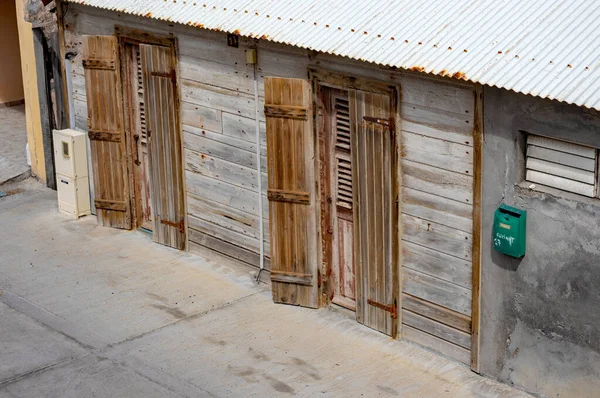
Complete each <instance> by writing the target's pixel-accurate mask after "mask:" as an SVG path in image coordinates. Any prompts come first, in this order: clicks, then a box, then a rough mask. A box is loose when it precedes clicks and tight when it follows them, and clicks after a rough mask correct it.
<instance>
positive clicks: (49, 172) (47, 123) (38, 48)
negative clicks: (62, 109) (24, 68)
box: [33, 28, 56, 189]
mask: <svg viewBox="0 0 600 398" xmlns="http://www.w3.org/2000/svg"><path fill="white" fill-rule="evenodd" d="M33 49H34V52H35V69H36V74H37V86H38V101H39V103H40V121H41V125H42V145H43V147H44V165H45V168H46V186H47V187H48V188H51V189H56V177H55V173H54V148H53V142H52V128H53V127H54V123H53V120H54V115H53V112H52V99H51V95H50V85H49V83H48V71H49V68H50V65H49V62H47V61H48V47H47V44H46V38H45V36H44V32H43V30H42V29H41V28H34V29H33Z"/></svg>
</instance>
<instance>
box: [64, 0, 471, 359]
mask: <svg viewBox="0 0 600 398" xmlns="http://www.w3.org/2000/svg"><path fill="white" fill-rule="evenodd" d="M70 6H72V8H71V9H70V12H69V13H68V14H67V23H68V25H69V26H68V31H67V38H68V40H67V46H68V49H67V51H69V46H71V47H70V48H71V49H77V48H78V47H77V46H78V41H79V37H78V36H79V35H80V34H112V33H113V32H114V25H115V19H114V14H113V13H110V12H105V11H102V10H96V9H91V8H88V7H84V6H76V5H73V4H71V5H70ZM117 23H118V24H121V25H125V26H131V27H135V28H137V29H143V30H146V31H149V32H157V33H162V34H168V33H171V34H173V35H175V36H177V38H178V40H179V53H180V59H179V62H180V63H179V69H180V70H179V78H180V87H181V97H182V100H183V103H182V120H183V130H184V131H183V135H184V147H185V154H184V155H185V163H186V164H185V168H186V185H187V190H188V192H187V211H188V215H189V216H188V217H189V220H188V221H189V226H190V230H189V239H190V247H191V249H192V250H193V251H195V252H198V253H207V250H208V249H207V248H210V249H212V250H217V251H219V252H222V253H225V254H227V255H229V256H232V257H234V258H237V259H239V260H241V261H244V262H246V263H249V264H253V265H255V266H256V265H258V261H259V256H258V255H257V253H258V251H259V231H258V225H259V222H258V221H259V220H258V200H257V193H258V192H257V183H256V178H257V172H258V171H257V169H256V166H257V165H256V159H255V135H254V134H255V133H254V132H255V126H254V119H253V118H254V112H255V111H254V109H255V103H254V96H253V70H252V67H250V66H247V65H246V64H245V54H244V49H245V48H248V47H249V46H254V45H257V46H258V72H259V76H258V85H259V92H260V98H259V101H260V103H259V109H260V120H261V123H260V126H261V142H262V146H261V152H262V154H263V158H262V161H261V164H262V169H261V176H262V178H263V207H264V209H263V214H264V220H265V225H264V231H265V242H266V243H267V246H266V252H267V253H268V251H269V246H268V240H269V234H268V231H269V229H268V214H269V212H268V201H267V200H266V196H265V194H266V192H265V191H266V186H267V184H266V174H265V173H266V169H265V165H266V162H265V157H264V156H265V154H266V148H265V147H264V145H265V124H264V115H263V113H262V108H263V92H262V90H263V76H281V77H298V78H306V76H307V67H308V66H309V65H310V66H318V67H322V68H326V69H329V70H332V71H337V72H341V73H346V74H349V75H353V76H361V77H366V78H371V79H376V80H379V81H383V82H387V83H389V84H394V85H399V86H400V87H401V89H400V117H401V119H402V132H401V134H400V140H401V144H402V153H401V155H402V161H401V170H402V176H401V179H402V185H403V186H402V215H401V220H400V221H401V224H402V228H403V242H402V246H403V256H402V257H403V264H402V266H403V269H402V272H401V278H402V292H403V297H402V302H403V311H402V318H403V325H402V331H403V336H404V337H405V338H407V339H411V340H413V341H416V342H417V343H419V344H422V345H425V346H429V347H431V348H433V349H436V350H438V351H440V352H442V353H444V354H446V355H449V356H451V357H453V358H456V359H458V360H460V361H463V362H468V361H469V347H470V330H471V286H472V277H471V274H472V261H471V246H472V236H471V234H472V225H473V221H472V211H473V208H472V204H473V173H474V170H473V137H472V131H473V127H474V126H473V124H474V118H473V116H474V98H473V95H474V94H473V93H474V86H473V85H470V84H467V83H461V82H457V81H455V80H450V79H438V78H433V77H428V76H426V75H423V74H416V73H411V72H400V71H390V70H386V69H385V68H376V67H373V66H369V65H367V64H365V63H360V62H358V61H350V60H347V59H343V58H339V57H334V56H330V55H322V54H318V55H315V54H311V56H310V58H309V56H308V53H307V52H305V51H303V50H299V49H294V48H291V47H287V46H282V45H276V44H274V43H269V42H264V41H261V42H259V43H258V44H256V43H255V42H254V41H251V40H248V39H244V38H240V48H231V47H227V46H226V45H225V43H226V38H225V37H226V36H225V35H224V34H221V33H217V32H207V31H204V30H200V29H194V28H190V27H183V26H169V25H168V24H166V23H161V22H157V21H152V20H149V19H143V18H135V17H131V16H127V15H120V16H119V18H118V21H117ZM74 31H77V33H74ZM77 52H78V51H77ZM72 70H73V91H74V93H73V94H74V99H75V108H76V120H77V123H78V126H80V127H85V120H86V115H85V89H84V81H83V69H82V68H81V61H80V57H79V56H77V57H76V58H75V59H74V61H73V68H72ZM322 271H325V270H322ZM322 274H323V275H325V272H322Z"/></svg>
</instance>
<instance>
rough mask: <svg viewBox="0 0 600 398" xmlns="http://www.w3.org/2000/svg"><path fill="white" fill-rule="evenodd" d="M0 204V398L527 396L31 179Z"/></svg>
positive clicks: (15, 188)
mask: <svg viewBox="0 0 600 398" xmlns="http://www.w3.org/2000/svg"><path fill="white" fill-rule="evenodd" d="M10 188H11V190H12V192H15V193H14V194H12V195H10V196H7V197H4V198H1V199H0V397H2V398H4V397H7V398H8V397H10V398H15V397H63V398H66V397H271V396H283V397H287V396H301V397H314V396H322V397H388V396H390V397H392V396H401V397H436V398H438V397H461V398H462V397H529V395H527V394H525V393H523V392H521V391H518V390H515V389H512V388H511V387H509V386H506V385H503V384H499V383H497V382H495V381H492V380H489V379H486V378H483V377H480V376H478V375H476V374H474V373H473V372H471V371H470V370H469V369H468V368H467V367H465V366H463V365H461V364H458V363H456V362H453V361H451V360H449V359H446V358H444V357H440V356H438V355H436V354H434V353H432V352H429V351H426V350H425V349H422V348H420V347H418V346H416V345H413V344H410V343H407V342H403V341H394V340H391V339H389V338H388V337H386V336H384V335H382V334H379V333H377V332H375V331H373V330H370V329H368V328H366V327H364V326H361V325H359V324H358V323H356V321H355V320H354V319H352V317H351V316H348V314H345V313H343V312H339V311H335V310H332V309H327V308H325V309H320V310H310V309H304V308H299V307H293V306H286V305H277V304H273V302H272V300H271V294H270V290H269V286H268V285H264V284H261V285H256V284H255V283H254V282H253V281H252V280H251V278H250V276H249V272H250V269H249V268H245V267H243V266H240V265H238V264H236V263H233V262H229V260H226V259H223V258H219V257H217V256H214V257H211V258H202V257H199V256H194V255H191V254H187V253H182V252H178V251H175V250H172V249H170V248H167V247H165V246H161V245H158V244H155V243H153V242H152V241H151V239H150V237H149V236H148V235H146V234H144V233H142V232H131V231H119V230H115V229H110V228H104V227H100V226H97V225H96V220H95V218H94V217H91V216H88V217H84V218H81V219H79V220H74V219H71V218H70V217H68V216H66V215H62V214H60V213H58V211H57V205H56V194H55V192H53V191H50V190H48V189H46V188H44V187H42V186H41V185H40V184H39V183H37V182H36V181H34V180H32V179H28V180H26V181H22V182H20V183H18V184H17V185H13V186H11V187H10Z"/></svg>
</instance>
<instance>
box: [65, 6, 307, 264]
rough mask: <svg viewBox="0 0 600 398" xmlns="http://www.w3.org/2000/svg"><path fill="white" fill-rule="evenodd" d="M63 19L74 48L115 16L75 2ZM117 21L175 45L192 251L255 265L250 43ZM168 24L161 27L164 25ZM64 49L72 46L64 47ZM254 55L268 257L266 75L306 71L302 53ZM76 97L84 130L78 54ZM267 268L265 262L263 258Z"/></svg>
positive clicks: (280, 50)
mask: <svg viewBox="0 0 600 398" xmlns="http://www.w3.org/2000/svg"><path fill="white" fill-rule="evenodd" d="M73 6H74V7H73V9H72V12H71V13H69V14H70V16H69V20H68V21H67V24H68V25H69V26H68V33H67V47H68V48H69V49H70V50H71V51H75V52H77V53H79V48H80V45H79V42H80V41H81V35H84V34H107V35H110V34H113V33H114V25H115V19H114V18H111V16H114V15H115V14H112V13H109V12H105V11H102V10H95V9H90V8H87V7H80V6H76V5H73ZM118 19H119V20H118V21H117V23H119V24H121V25H123V26H128V27H134V28H136V29H140V30H144V31H148V32H154V33H157V34H163V35H164V34H168V33H169V32H173V33H174V34H175V35H176V36H177V39H178V46H179V85H180V88H181V100H182V104H181V107H182V114H181V118H182V128H183V131H182V134H183V146H184V161H185V178H186V187H187V193H186V194H187V212H188V235H189V247H190V249H191V251H193V252H198V253H205V252H206V250H207V249H211V250H216V251H219V252H221V253H223V254H226V255H228V256H231V257H234V258H235V259H237V260H240V261H243V262H245V263H248V264H251V265H253V266H258V264H259V260H260V256H259V253H260V243H259V242H260V232H259V225H260V222H259V209H258V183H257V177H258V170H257V161H256V125H255V100H254V82H253V78H254V70H253V66H252V65H246V58H245V49H246V48H248V47H250V46H252V45H254V41H252V40H250V39H244V38H240V47H239V48H233V47H227V46H226V40H225V36H224V35H222V34H219V33H216V32H207V31H203V30H199V29H195V28H189V27H184V26H176V27H169V26H168V25H167V24H162V23H157V22H156V21H152V20H148V19H141V18H135V17H131V16H127V15H122V16H120V17H119V18H118ZM165 28H166V29H165ZM68 51H69V50H68ZM259 52H260V56H259V60H258V65H257V69H258V73H257V79H258V87H259V104H258V108H259V118H260V119H259V120H260V141H261V155H262V156H261V172H260V174H261V178H262V189H263V221H264V224H263V231H264V242H265V255H266V256H267V257H268V256H269V252H270V246H269V219H268V217H269V204H268V200H267V196H266V191H267V168H266V124H265V118H264V111H263V107H264V84H263V80H264V76H280V77H306V76H307V65H308V62H309V59H308V56H307V54H306V52H305V51H303V50H299V49H294V48H288V47H285V46H279V45H270V46H269V50H268V51H260V50H259ZM72 66H73V67H72V71H73V72H72V78H73V97H74V101H75V112H76V122H77V127H78V128H81V129H86V119H87V114H86V105H85V104H86V102H85V101H86V99H85V82H84V80H83V69H82V67H81V59H80V56H79V55H77V56H76V57H75V58H74V59H73V60H72ZM266 266H267V268H268V267H269V261H268V258H267V261H266Z"/></svg>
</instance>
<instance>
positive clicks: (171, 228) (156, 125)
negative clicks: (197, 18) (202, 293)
mask: <svg viewBox="0 0 600 398" xmlns="http://www.w3.org/2000/svg"><path fill="white" fill-rule="evenodd" d="M140 57H141V63H142V71H143V74H144V103H145V109H146V123H147V125H146V128H147V139H148V140H149V142H150V146H149V149H150V151H149V155H150V156H149V160H150V161H149V166H150V185H151V188H152V189H151V199H152V213H153V220H152V238H153V240H154V241H156V242H158V243H162V244H164V245H167V246H171V247H174V248H177V249H183V248H184V247H185V207H184V188H183V163H182V157H181V133H180V123H179V98H178V93H177V89H176V74H175V58H174V54H173V50H172V49H171V48H170V47H165V46H157V45H148V44H141V45H140Z"/></svg>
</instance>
